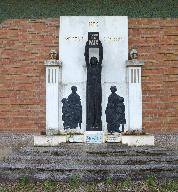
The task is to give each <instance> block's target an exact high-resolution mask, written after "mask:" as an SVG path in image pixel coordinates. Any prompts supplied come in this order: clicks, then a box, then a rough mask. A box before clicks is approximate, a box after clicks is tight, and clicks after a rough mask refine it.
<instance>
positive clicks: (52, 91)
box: [45, 60, 61, 135]
mask: <svg viewBox="0 0 178 192" xmlns="http://www.w3.org/2000/svg"><path fill="white" fill-rule="evenodd" d="M45 66H46V133H47V134H48V135H50V134H54V133H57V132H58V131H59V116H60V114H59V113H60V110H59V108H61V106H60V105H61V102H59V101H60V100H61V98H60V97H61V96H60V92H59V86H60V83H61V62H60V61H59V60H47V61H45Z"/></svg>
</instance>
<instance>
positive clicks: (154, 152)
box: [19, 146, 176, 156]
mask: <svg viewBox="0 0 178 192" xmlns="http://www.w3.org/2000/svg"><path fill="white" fill-rule="evenodd" d="M19 154H25V155H39V154H44V155H45V156H46V155H53V156H64V155H71V156H77V155H80V156H82V155H86V154H87V155H89V154H90V155H92V156H97V155H99V156H110V155H112V156H120V155H121V156H127V155H133V156H135V155H136V156H138V155H147V156H150V155H151V156H158V155H175V154H176V153H175V152H173V151H170V150H165V149H161V148H156V149H154V148H148V147H147V148H146V147H130V148H129V147H122V148H120V147H117V148H109V147H107V148H93V147H91V148H90V147H88V146H87V147H84V148H80V147H78V146H77V147H76V148H72V147H71V148H69V149H68V148H61V147H60V148H53V147H37V148H36V147H35V148H27V149H24V150H21V151H19Z"/></svg>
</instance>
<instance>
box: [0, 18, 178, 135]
mask: <svg viewBox="0 0 178 192" xmlns="http://www.w3.org/2000/svg"><path fill="white" fill-rule="evenodd" d="M58 30H59V19H45V20H22V19H20V20H7V21H4V22H3V23H2V24H1V25H0V131H1V132H28V133H40V132H41V131H42V130H44V129H45V75H44V74H45V68H44V60H47V59H48V54H49V51H50V50H51V49H53V48H54V49H58ZM132 47H135V48H137V50H138V53H139V59H141V60H144V61H145V65H144V67H143V74H142V80H143V84H142V85H143V127H144V128H145V130H146V131H147V132H150V133H174V132H178V65H177V63H178V19H129V48H130V49H131V48H132Z"/></svg>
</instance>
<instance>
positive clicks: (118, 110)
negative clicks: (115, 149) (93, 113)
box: [105, 86, 126, 133]
mask: <svg viewBox="0 0 178 192" xmlns="http://www.w3.org/2000/svg"><path fill="white" fill-rule="evenodd" d="M110 90H111V95H110V96H109V97H108V104H107V107H106V111H105V113H106V122H107V129H108V132H109V133H113V132H121V131H122V132H123V131H124V124H126V120H125V105H124V98H123V97H120V96H119V95H117V94H116V91H117V88H116V86H111V88H110ZM120 124H121V125H122V130H120V129H119V128H120Z"/></svg>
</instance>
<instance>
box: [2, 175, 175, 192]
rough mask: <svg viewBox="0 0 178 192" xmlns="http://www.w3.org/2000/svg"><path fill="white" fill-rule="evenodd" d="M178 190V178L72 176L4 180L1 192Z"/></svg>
mask: <svg viewBox="0 0 178 192" xmlns="http://www.w3.org/2000/svg"><path fill="white" fill-rule="evenodd" d="M58 191H61V192H68V191H69V192H70V191H71V192H119V191H123V192H178V180H164V181H157V180H156V179H155V178H154V177H148V179H147V180H145V181H131V180H130V179H128V180H126V181H122V182H119V181H118V182H116V181H112V179H111V178H107V179H106V181H104V182H98V183H94V182H91V183H83V182H80V179H79V178H78V177H73V178H71V179H70V180H69V181H68V182H66V183H65V182H54V181H44V182H31V181H29V180H28V178H26V177H24V178H21V179H19V181H17V182H13V183H12V182H3V183H1V184H0V192H58Z"/></svg>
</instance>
